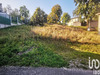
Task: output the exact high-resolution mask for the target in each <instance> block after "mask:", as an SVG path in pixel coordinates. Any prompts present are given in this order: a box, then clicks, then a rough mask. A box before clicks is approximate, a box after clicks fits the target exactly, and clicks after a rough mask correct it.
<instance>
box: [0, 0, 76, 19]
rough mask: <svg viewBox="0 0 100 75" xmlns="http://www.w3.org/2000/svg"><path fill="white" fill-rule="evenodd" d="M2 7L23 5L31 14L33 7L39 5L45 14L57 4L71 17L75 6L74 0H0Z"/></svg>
mask: <svg viewBox="0 0 100 75" xmlns="http://www.w3.org/2000/svg"><path fill="white" fill-rule="evenodd" d="M0 3H2V6H3V7H6V6H7V5H10V6H11V7H12V9H14V8H18V9H19V7H20V6H23V5H25V6H26V7H27V8H28V9H29V11H30V15H33V13H34V11H35V9H36V8H37V7H40V8H41V9H42V10H44V11H45V12H46V13H47V14H49V13H50V12H51V8H52V7H53V6H54V5H56V4H59V5H60V6H61V7H62V11H63V13H64V12H68V13H69V14H70V16H71V17H73V10H74V9H75V8H76V7H75V3H74V0H0Z"/></svg>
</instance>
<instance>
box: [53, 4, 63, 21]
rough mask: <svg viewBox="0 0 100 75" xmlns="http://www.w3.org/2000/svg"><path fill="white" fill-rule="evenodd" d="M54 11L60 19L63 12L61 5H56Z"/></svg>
mask: <svg viewBox="0 0 100 75" xmlns="http://www.w3.org/2000/svg"><path fill="white" fill-rule="evenodd" d="M52 13H55V14H56V15H57V16H58V21H59V20H60V17H61V14H62V9H61V6H60V5H58V4H57V5H55V6H53V8H52Z"/></svg>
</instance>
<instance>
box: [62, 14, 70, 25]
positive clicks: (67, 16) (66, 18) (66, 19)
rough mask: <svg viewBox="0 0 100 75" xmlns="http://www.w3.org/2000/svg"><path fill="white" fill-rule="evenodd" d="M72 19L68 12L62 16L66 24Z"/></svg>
mask: <svg viewBox="0 0 100 75" xmlns="http://www.w3.org/2000/svg"><path fill="white" fill-rule="evenodd" d="M69 20H70V15H69V14H68V13H64V14H63V16H62V17H61V22H62V23H63V25H66V23H67V22H68V21H69Z"/></svg>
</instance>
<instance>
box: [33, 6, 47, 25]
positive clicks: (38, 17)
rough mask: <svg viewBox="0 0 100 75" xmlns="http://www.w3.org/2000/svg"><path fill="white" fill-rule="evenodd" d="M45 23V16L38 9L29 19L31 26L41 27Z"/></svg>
mask: <svg viewBox="0 0 100 75" xmlns="http://www.w3.org/2000/svg"><path fill="white" fill-rule="evenodd" d="M45 22H47V14H46V13H45V12H44V11H43V10H41V9H40V8H37V9H36V11H35V12H34V14H33V16H32V17H31V24H39V25H41V26H42V25H43V23H45Z"/></svg>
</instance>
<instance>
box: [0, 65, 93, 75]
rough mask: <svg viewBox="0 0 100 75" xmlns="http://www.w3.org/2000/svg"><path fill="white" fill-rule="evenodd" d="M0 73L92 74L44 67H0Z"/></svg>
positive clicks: (20, 74) (28, 74) (43, 74)
mask: <svg viewBox="0 0 100 75" xmlns="http://www.w3.org/2000/svg"><path fill="white" fill-rule="evenodd" d="M0 75H93V73H92V71H90V70H82V69H67V68H46V67H37V68H35V67H14V66H9V67H0Z"/></svg>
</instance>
